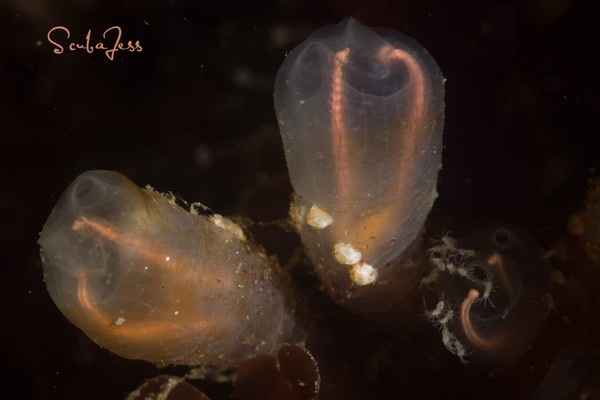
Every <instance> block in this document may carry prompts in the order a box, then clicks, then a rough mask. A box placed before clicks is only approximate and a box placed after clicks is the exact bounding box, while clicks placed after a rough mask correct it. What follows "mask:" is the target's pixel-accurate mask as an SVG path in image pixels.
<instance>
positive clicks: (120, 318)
mask: <svg viewBox="0 0 600 400" xmlns="http://www.w3.org/2000/svg"><path fill="white" fill-rule="evenodd" d="M124 323H125V318H123V317H119V318H117V319H116V320H115V322H114V324H115V325H116V326H121V325H123V324H124Z"/></svg>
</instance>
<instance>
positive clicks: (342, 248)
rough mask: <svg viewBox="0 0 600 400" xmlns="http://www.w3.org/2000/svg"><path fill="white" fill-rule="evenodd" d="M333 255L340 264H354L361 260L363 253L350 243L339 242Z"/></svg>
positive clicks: (334, 248)
mask: <svg viewBox="0 0 600 400" xmlns="http://www.w3.org/2000/svg"><path fill="white" fill-rule="evenodd" d="M333 256H334V257H335V259H336V260H337V262H339V263H340V264H345V265H354V264H356V263H358V262H359V261H360V259H361V258H362V254H361V252H360V251H358V250H356V249H355V248H354V246H352V245H351V244H350V243H346V242H339V243H336V245H335V246H334V247H333Z"/></svg>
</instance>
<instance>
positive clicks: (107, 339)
mask: <svg viewBox="0 0 600 400" xmlns="http://www.w3.org/2000/svg"><path fill="white" fill-rule="evenodd" d="M196 214H197V213H196ZM39 244H40V246H41V256H42V262H43V268H44V276H45V280H46V285H47V287H48V291H49V292H50V295H51V297H52V299H53V300H54V302H55V303H56V305H57V306H58V308H59V309H60V310H61V311H62V313H63V314H64V315H65V316H66V317H67V318H68V319H69V320H70V321H71V322H72V323H73V324H75V325H76V326H77V327H79V328H80V329H81V330H83V331H84V332H85V333H86V334H87V335H88V336H89V337H90V338H91V339H92V340H94V341H95V342H96V343H98V344H99V345H101V346H103V347H105V348H107V349H109V350H111V351H112V352H114V353H116V354H118V355H120V356H122V357H125V358H131V359H141V360H146V361H150V362H153V363H156V364H159V365H167V364H181V365H199V364H211V365H216V366H224V367H226V366H233V365H234V364H235V363H237V362H238V361H241V360H243V359H246V358H249V357H252V356H254V355H256V354H258V353H270V354H275V353H276V352H277V351H278V350H279V348H280V347H281V345H283V344H284V343H285V342H286V340H287V339H288V338H289V334H290V332H291V330H292V327H293V319H292V315H291V314H290V311H289V310H288V308H286V301H285V300H286V299H285V298H284V294H283V286H282V281H281V277H280V276H279V273H278V272H277V269H276V268H274V265H272V262H271V260H269V259H268V258H267V257H266V256H265V255H264V253H263V252H262V251H260V250H259V249H257V248H256V247H254V246H252V245H251V244H250V243H248V242H246V241H245V238H244V236H243V234H242V231H241V230H240V229H239V227H237V225H235V224H234V223H233V222H232V221H229V220H227V219H224V218H222V217H217V218H216V217H214V216H212V217H209V216H206V215H193V214H192V213H190V212H188V211H186V210H184V209H182V208H181V207H179V206H178V205H177V204H175V201H174V200H173V199H172V198H169V197H166V196H164V195H161V194H159V193H157V192H155V191H153V190H152V189H151V188H147V189H140V188H139V187H137V186H136V185H135V184H134V183H133V182H131V181H130V180H129V179H127V178H126V177H124V176H123V175H121V174H118V173H116V172H110V171H88V172H85V173H83V174H81V175H80V176H78V177H77V178H76V179H75V180H74V181H73V183H71V185H70V186H69V187H68V188H67V189H66V191H65V192H64V193H63V194H62V196H61V198H60V199H59V201H58V203H57V204H56V206H55V208H54V210H53V211H52V214H51V215H50V217H49V218H48V221H47V222H46V224H45V226H44V229H43V231H42V233H41V237H40V240H39Z"/></svg>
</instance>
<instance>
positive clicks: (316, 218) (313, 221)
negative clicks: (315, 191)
mask: <svg viewBox="0 0 600 400" xmlns="http://www.w3.org/2000/svg"><path fill="white" fill-rule="evenodd" d="M306 223H307V224H308V225H310V226H312V227H313V228H315V229H324V228H327V227H328V226H329V225H331V224H333V218H331V215H329V213H328V212H327V211H325V210H323V209H322V208H319V207H317V206H315V205H313V206H312V207H311V208H310V210H308V214H307V215H306Z"/></svg>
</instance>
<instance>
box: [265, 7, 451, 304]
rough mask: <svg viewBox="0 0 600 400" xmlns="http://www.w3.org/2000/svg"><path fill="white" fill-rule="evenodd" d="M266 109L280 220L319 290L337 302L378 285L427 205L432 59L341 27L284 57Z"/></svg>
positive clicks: (431, 184)
mask: <svg viewBox="0 0 600 400" xmlns="http://www.w3.org/2000/svg"><path fill="white" fill-rule="evenodd" d="M275 109H276V112H277V118H278V122H279V128H280V132H281V137H282V139H283V145H284V148H285V155H286V160H287V165H288V169H289V174H290V179H291V182H292V186H293V188H294V192H295V194H294V196H293V201H292V206H291V210H290V214H291V216H292V220H293V222H294V225H295V226H296V228H297V230H298V231H299V233H300V235H301V238H302V242H303V244H304V246H305V247H306V249H307V252H308V254H309V256H310V257H311V259H312V260H313V262H314V264H315V266H316V270H317V272H318V274H319V275H320V277H321V279H322V281H323V283H324V285H325V286H326V287H327V288H328V290H329V292H330V294H332V295H333V296H334V297H336V298H337V299H338V300H341V301H343V300H342V299H344V298H346V297H347V295H348V294H349V293H350V292H351V291H355V289H357V288H359V287H360V286H363V285H377V284H378V283H379V282H382V281H388V283H389V279H390V277H389V274H390V273H391V270H392V269H393V268H391V263H392V262H394V263H395V262H397V261H398V259H399V258H400V257H401V256H402V255H403V252H405V250H406V249H407V248H408V247H409V246H410V245H411V243H413V242H414V241H415V239H416V238H417V237H418V235H419V233H420V232H421V231H422V229H423V224H424V222H425V219H426V217H427V214H428V213H429V210H430V209H431V206H432V204H433V202H434V200H435V198H436V196H437V192H436V182H437V175H438V171H439V169H440V167H441V156H442V130H443V124H444V78H443V77H442V74H441V72H440V70H439V68H438V66H437V64H436V62H435V60H434V59H433V58H432V57H431V56H430V55H429V53H428V52H427V51H426V50H425V49H424V48H423V47H422V46H421V45H419V44H418V43H417V42H416V41H415V40H413V39H411V38H409V37H407V36H404V35H402V34H400V33H397V32H394V31H392V30H386V29H374V30H372V29H370V28H368V27H366V26H364V25H362V24H361V23H359V22H358V21H356V20H355V19H353V18H347V19H345V20H343V21H342V22H340V23H339V24H337V25H333V26H328V27H325V28H323V29H320V30H318V31H316V32H315V33H313V34H312V35H311V36H310V37H309V38H308V39H307V40H306V41H304V42H303V43H301V44H300V45H299V46H298V47H296V48H295V49H294V50H292V51H291V52H290V54H289V55H288V56H287V57H286V59H285V61H284V63H283V64H282V66H281V68H280V69H279V72H278V73H277V78H276V82H275ZM315 210H316V211H315ZM315 221H317V222H315ZM322 221H326V222H322ZM340 249H345V250H347V254H349V258H345V257H344V256H343V254H342V256H341V257H340V254H341V253H340V251H339V250H340ZM357 257H358V258H357ZM340 260H341V261H340ZM350 260H352V262H351V263H350V262H346V261H350ZM404 284H405V285H406V284H409V283H407V282H405V283H404Z"/></svg>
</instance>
